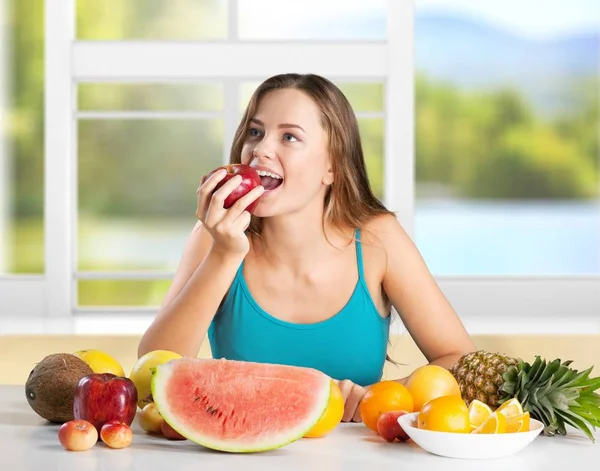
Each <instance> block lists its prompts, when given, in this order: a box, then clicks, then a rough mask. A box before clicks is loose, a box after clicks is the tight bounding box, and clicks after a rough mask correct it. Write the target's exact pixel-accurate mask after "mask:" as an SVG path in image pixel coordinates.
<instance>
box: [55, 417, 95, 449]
mask: <svg viewBox="0 0 600 471" xmlns="http://www.w3.org/2000/svg"><path fill="white" fill-rule="evenodd" d="M58 440H59V441H60V443H61V445H62V446H63V447H64V448H65V449H67V450H69V451H84V450H89V449H90V448H92V447H93V446H94V445H95V444H96V442H97V441H98V431H97V430H96V427H94V425H93V424H92V423H90V422H88V421H87V420H81V419H74V420H69V421H68V422H65V423H63V424H62V425H61V426H60V428H59V429H58Z"/></svg>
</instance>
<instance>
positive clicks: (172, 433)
mask: <svg viewBox="0 0 600 471" xmlns="http://www.w3.org/2000/svg"><path fill="white" fill-rule="evenodd" d="M160 428H161V431H162V434H163V435H164V436H165V437H167V438H168V439H169V440H187V438H185V437H184V436H183V435H181V434H180V433H179V432H178V431H177V430H175V429H174V428H173V427H171V426H170V425H169V424H168V423H167V422H166V421H164V420H163V422H162V424H161V426H160Z"/></svg>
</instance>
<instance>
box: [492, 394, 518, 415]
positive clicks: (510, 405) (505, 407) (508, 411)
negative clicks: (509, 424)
mask: <svg viewBox="0 0 600 471" xmlns="http://www.w3.org/2000/svg"><path fill="white" fill-rule="evenodd" d="M496 411H497V412H498V413H499V414H503V415H504V417H506V418H507V419H509V418H511V417H515V416H517V415H521V414H522V413H523V406H521V403H520V402H519V401H518V400H517V399H515V398H512V399H509V400H508V401H506V402H505V403H504V404H502V405H501V406H500V407H498V409H496Z"/></svg>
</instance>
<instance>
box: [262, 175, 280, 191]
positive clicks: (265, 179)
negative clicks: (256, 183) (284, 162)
mask: <svg viewBox="0 0 600 471" xmlns="http://www.w3.org/2000/svg"><path fill="white" fill-rule="evenodd" d="M257 172H258V175H259V177H260V184H261V185H262V186H263V188H264V189H265V191H273V190H274V189H275V188H277V187H279V186H280V185H281V184H282V183H283V177H281V175H277V174H276V173H273V172H267V171H265V170H258V171H257Z"/></svg>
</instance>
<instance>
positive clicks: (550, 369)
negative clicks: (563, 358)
mask: <svg viewBox="0 0 600 471" xmlns="http://www.w3.org/2000/svg"><path fill="white" fill-rule="evenodd" d="M558 368H560V360H559V359H558V358H557V359H556V360H554V361H552V362H550V363H548V364H547V365H546V368H544V371H543V373H542V375H541V376H540V379H539V380H538V382H539V383H543V382H544V381H548V380H549V379H552V376H553V375H554V373H556V371H557V370H558Z"/></svg>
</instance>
